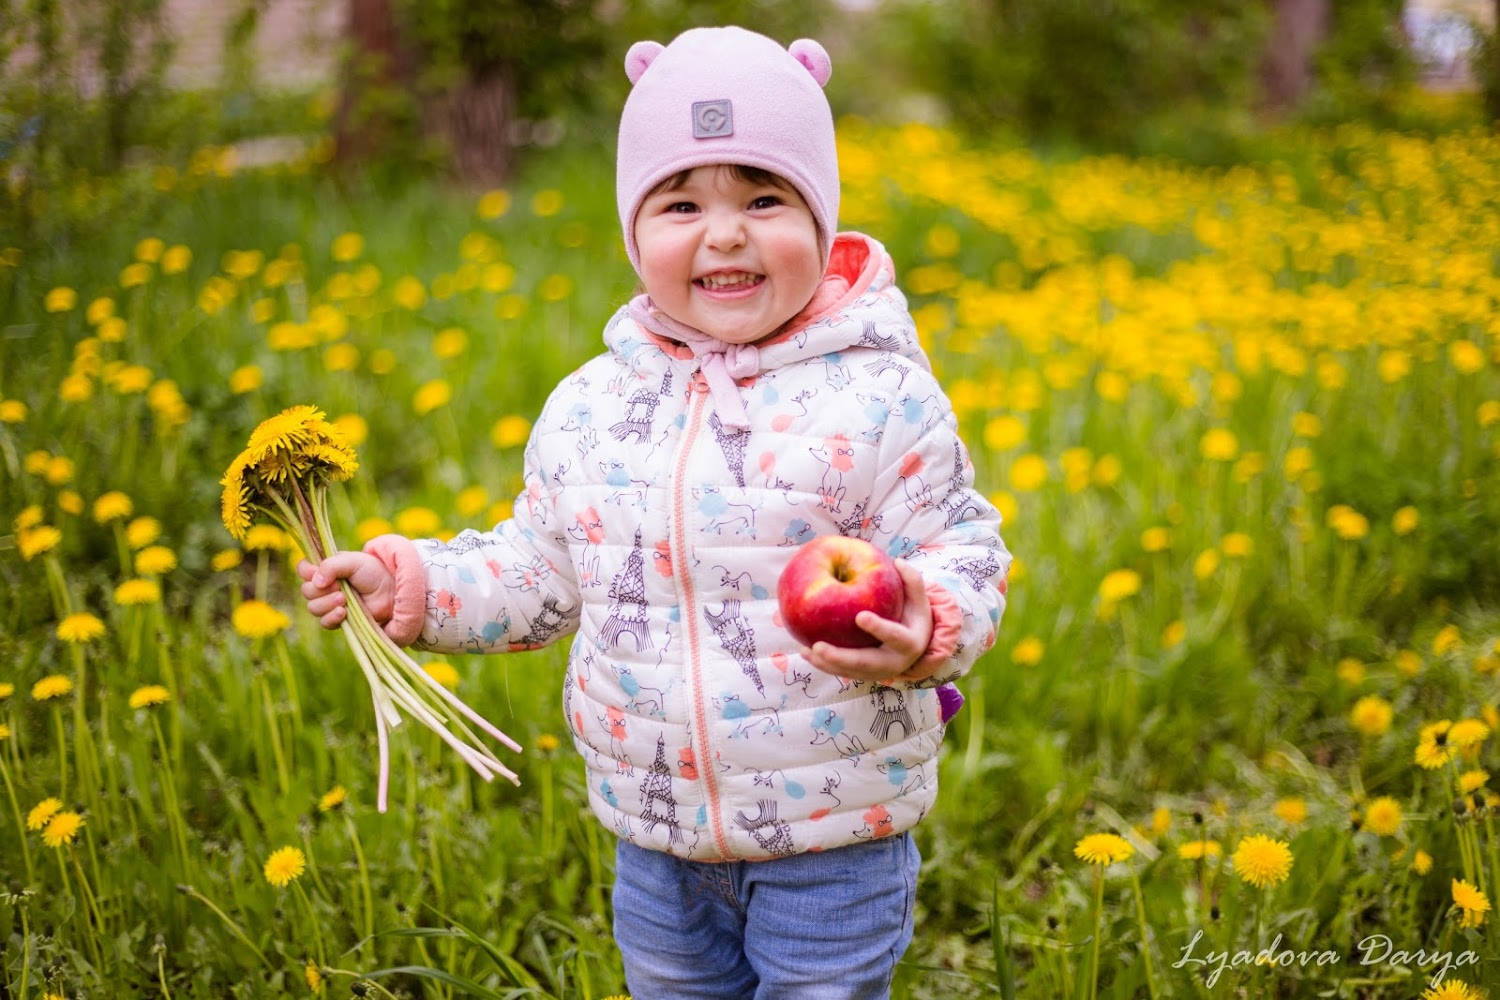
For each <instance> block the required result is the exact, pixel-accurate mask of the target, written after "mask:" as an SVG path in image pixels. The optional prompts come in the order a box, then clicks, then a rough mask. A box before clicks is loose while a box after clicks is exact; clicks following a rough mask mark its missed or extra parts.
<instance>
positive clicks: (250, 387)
mask: <svg viewBox="0 0 1500 1000" xmlns="http://www.w3.org/2000/svg"><path fill="white" fill-rule="evenodd" d="M265 380H266V377H265V375H264V374H263V373H262V372H261V370H260V366H259V365H243V366H241V367H239V368H236V369H235V370H234V371H232V372H230V373H229V391H230V392H232V393H234V394H235V395H236V396H243V395H244V394H245V393H247V392H254V391H255V390H256V389H259V388H260V387H261V386H262V385H263V384H264V383H265Z"/></svg>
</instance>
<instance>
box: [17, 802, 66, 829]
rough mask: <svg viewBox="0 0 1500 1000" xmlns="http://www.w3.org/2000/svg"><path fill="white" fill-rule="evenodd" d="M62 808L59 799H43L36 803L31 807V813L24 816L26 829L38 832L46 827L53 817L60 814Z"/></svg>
mask: <svg viewBox="0 0 1500 1000" xmlns="http://www.w3.org/2000/svg"><path fill="white" fill-rule="evenodd" d="M62 807H63V804H62V800H61V799H50V798H49V799H43V800H42V801H40V802H38V803H37V804H36V805H34V806H32V807H31V811H30V812H29V813H27V814H26V829H28V830H40V829H41V828H42V827H44V826H46V825H47V823H48V822H49V821H51V819H52V817H53V816H56V815H57V814H58V813H60V812H62Z"/></svg>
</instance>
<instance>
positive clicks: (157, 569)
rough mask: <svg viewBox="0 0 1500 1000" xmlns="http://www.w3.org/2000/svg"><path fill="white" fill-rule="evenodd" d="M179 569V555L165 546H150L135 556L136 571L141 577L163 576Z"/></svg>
mask: <svg viewBox="0 0 1500 1000" xmlns="http://www.w3.org/2000/svg"><path fill="white" fill-rule="evenodd" d="M176 568H177V554H176V553H175V552H173V551H172V550H171V549H169V548H167V547H166V546H165V545H148V546H146V547H145V548H144V549H141V551H139V552H137V553H136V554H135V571H136V573H138V574H139V575H141V576H161V575H163V574H165V573H170V572H172V570H174V569H176Z"/></svg>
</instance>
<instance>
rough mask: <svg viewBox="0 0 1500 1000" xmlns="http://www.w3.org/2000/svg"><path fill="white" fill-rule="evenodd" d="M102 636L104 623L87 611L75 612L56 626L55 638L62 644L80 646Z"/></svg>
mask: <svg viewBox="0 0 1500 1000" xmlns="http://www.w3.org/2000/svg"><path fill="white" fill-rule="evenodd" d="M103 635H104V623H103V622H102V621H100V620H99V619H98V618H96V617H94V616H93V615H91V614H89V613H88V612H87V611H77V612H74V613H73V614H71V615H69V616H68V617H66V618H64V619H63V620H62V621H61V622H59V623H58V625H57V637H58V638H59V639H61V640H62V641H63V642H71V643H73V644H75V645H81V644H83V643H86V642H93V641H94V640H95V639H98V638H100V637H101V636H103Z"/></svg>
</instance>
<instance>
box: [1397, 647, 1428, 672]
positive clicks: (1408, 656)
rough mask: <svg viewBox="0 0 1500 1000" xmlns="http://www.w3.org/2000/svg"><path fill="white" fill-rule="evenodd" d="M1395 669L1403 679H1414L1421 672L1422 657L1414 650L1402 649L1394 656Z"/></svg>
mask: <svg viewBox="0 0 1500 1000" xmlns="http://www.w3.org/2000/svg"><path fill="white" fill-rule="evenodd" d="M1395 663H1396V669H1397V670H1399V671H1401V674H1402V676H1404V677H1415V676H1417V674H1419V673H1421V672H1422V657H1421V656H1420V655H1418V654H1417V652H1416V650H1412V649H1403V650H1401V651H1400V652H1398V653H1397V654H1396V659H1395Z"/></svg>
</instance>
